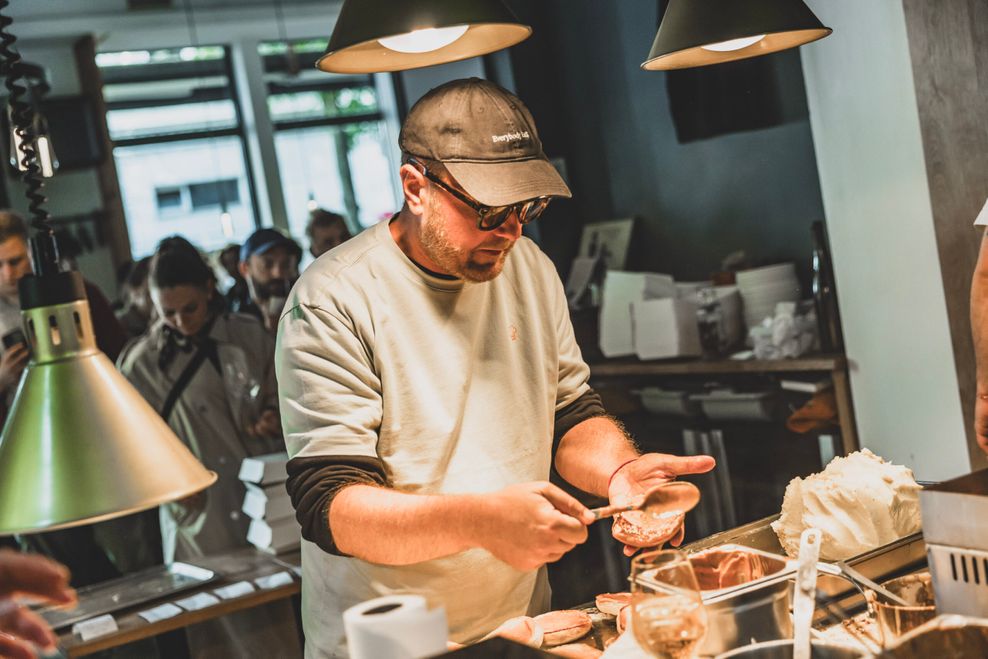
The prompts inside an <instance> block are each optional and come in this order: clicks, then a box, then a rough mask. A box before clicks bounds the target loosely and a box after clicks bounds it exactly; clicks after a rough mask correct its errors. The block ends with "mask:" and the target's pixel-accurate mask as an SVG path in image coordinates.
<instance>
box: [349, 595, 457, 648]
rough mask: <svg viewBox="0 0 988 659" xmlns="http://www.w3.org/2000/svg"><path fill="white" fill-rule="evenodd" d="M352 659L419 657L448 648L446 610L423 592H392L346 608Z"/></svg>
mask: <svg viewBox="0 0 988 659" xmlns="http://www.w3.org/2000/svg"><path fill="white" fill-rule="evenodd" d="M343 628H344V629H345V630H346V639H347V646H348V647H349V649H350V659H384V658H385V657H386V658H387V659H419V658H420V657H428V656H432V655H436V654H440V653H442V652H445V651H446V637H447V635H448V629H447V627H446V610H445V609H443V607H441V606H440V607H436V608H435V609H432V610H431V611H430V610H429V609H428V607H427V606H426V602H425V598H424V597H422V596H421V595H388V596H386V597H378V598H376V599H372V600H369V601H367V602H363V603H362V604H357V605H356V606H351V607H350V608H349V609H347V610H346V611H344V612H343Z"/></svg>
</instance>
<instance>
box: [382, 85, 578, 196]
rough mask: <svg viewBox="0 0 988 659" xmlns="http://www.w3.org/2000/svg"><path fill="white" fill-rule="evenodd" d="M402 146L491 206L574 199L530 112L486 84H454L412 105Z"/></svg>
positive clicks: (405, 126)
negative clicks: (440, 166)
mask: <svg viewBox="0 0 988 659" xmlns="http://www.w3.org/2000/svg"><path fill="white" fill-rule="evenodd" d="M398 143H399V145H400V146H401V150H402V151H404V152H405V153H408V154H411V155H413V156H419V157H422V158H428V159H430V160H438V161H439V162H441V163H443V165H444V166H445V167H446V169H447V170H448V171H449V173H450V174H451V175H452V176H453V178H455V179H456V182H457V183H459V184H460V186H461V187H462V188H463V189H464V190H466V192H467V194H469V195H470V196H471V197H473V198H474V199H476V200H477V201H479V202H480V203H482V204H485V205H487V206H507V205H509V204H514V203H517V202H519V201H525V200H527V199H534V198H536V197H571V196H572V194H571V193H570V191H569V188H568V187H567V186H566V183H565V182H564V181H563V179H562V177H561V176H560V175H559V172H557V171H556V168H555V167H553V166H552V163H550V162H549V159H548V158H546V157H545V153H544V152H543V151H542V142H541V141H539V135H538V132H537V131H536V130H535V120H534V119H532V114H531V113H530V112H529V111H528V108H526V107H525V104H524V103H522V102H521V100H520V99H519V98H518V97H517V96H515V95H514V94H511V93H510V92H508V91H507V90H505V89H503V88H501V87H499V86H498V85H495V84H494V83H492V82H490V81H488V80H482V79H480V78H468V79H463V80H454V81H452V82H448V83H446V84H444V85H440V86H439V87H436V88H435V89H433V90H431V91H430V92H429V93H427V94H426V95H425V96H423V97H422V98H421V99H420V100H419V101H418V102H417V103H416V104H415V105H414V106H412V109H411V110H410V111H409V113H408V117H407V118H406V119H405V123H404V124H403V125H402V128H401V135H400V136H399V138H398Z"/></svg>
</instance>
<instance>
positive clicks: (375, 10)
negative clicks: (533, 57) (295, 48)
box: [316, 0, 532, 73]
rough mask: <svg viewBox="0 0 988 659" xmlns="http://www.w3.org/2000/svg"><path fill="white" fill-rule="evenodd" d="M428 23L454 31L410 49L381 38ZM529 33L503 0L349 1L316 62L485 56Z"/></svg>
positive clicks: (389, 64)
mask: <svg viewBox="0 0 988 659" xmlns="http://www.w3.org/2000/svg"><path fill="white" fill-rule="evenodd" d="M430 28H432V29H444V28H445V29H447V31H449V32H451V33H452V34H451V35H449V36H448V37H447V38H446V39H444V38H443V37H442V35H436V36H438V37H439V40H438V41H435V42H432V43H426V44H424V45H422V46H421V47H419V48H412V49H408V48H404V47H401V49H400V50H396V49H395V48H394V47H390V48H389V47H387V46H385V45H384V44H382V43H381V41H379V40H382V39H383V40H385V41H386V42H388V38H389V37H397V36H399V35H408V34H409V33H414V32H416V31H418V30H426V29H430ZM457 28H458V29H457ZM461 31H462V33H461ZM531 33H532V28H531V27H529V26H528V25H524V24H522V23H521V22H519V21H518V19H517V18H516V17H515V15H514V14H513V13H512V12H511V11H510V10H509V9H508V8H507V7H505V6H504V4H503V3H502V2H501V1H500V0H399V1H396V0H346V2H344V3H343V8H342V9H341V10H340V16H339V19H338V20H337V21H336V27H335V28H334V29H333V36H332V37H330V39H329V45H328V46H327V48H326V54H325V55H323V56H322V58H320V59H319V61H318V62H317V63H316V66H317V67H318V68H320V69H322V70H323V71H329V72H333V73H376V72H381V71H403V70H405V69H414V68H418V67H423V66H432V65H433V64H442V63H445V62H455V61H458V60H463V59H468V58H470V57H476V56H478V55H486V54H487V53H492V52H494V51H496V50H501V49H502V48H507V47H509V46H513V45H515V44H516V43H518V42H520V41H524V40H525V39H527V38H528V36H529V35H530V34H531ZM420 34H421V33H420ZM457 35H459V36H457ZM449 39H452V41H451V42H449V43H446V42H447V41H449ZM443 44H444V45H443ZM415 51H417V52H415Z"/></svg>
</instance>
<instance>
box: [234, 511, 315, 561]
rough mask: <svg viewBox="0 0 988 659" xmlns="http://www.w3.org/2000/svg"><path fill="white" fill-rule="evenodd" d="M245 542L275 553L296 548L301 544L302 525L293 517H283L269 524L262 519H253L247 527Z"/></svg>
mask: <svg viewBox="0 0 988 659" xmlns="http://www.w3.org/2000/svg"><path fill="white" fill-rule="evenodd" d="M247 542H249V543H250V544H252V545H254V546H255V547H257V548H258V549H264V550H267V551H272V552H274V553H276V554H277V553H281V552H283V551H288V550H289V549H296V548H298V547H300V546H301V544H302V527H301V526H299V523H298V522H297V521H295V518H294V517H285V518H283V519H280V520H276V521H274V522H272V523H270V524H269V523H268V522H267V521H266V520H263V519H254V520H251V522H250V528H248V529H247Z"/></svg>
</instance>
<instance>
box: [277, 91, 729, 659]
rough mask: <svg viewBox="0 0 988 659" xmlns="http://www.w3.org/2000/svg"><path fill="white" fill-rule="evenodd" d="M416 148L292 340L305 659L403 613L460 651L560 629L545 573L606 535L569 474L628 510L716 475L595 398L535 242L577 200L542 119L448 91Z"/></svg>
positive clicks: (313, 287) (285, 390)
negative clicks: (550, 149) (636, 430)
mask: <svg viewBox="0 0 988 659" xmlns="http://www.w3.org/2000/svg"><path fill="white" fill-rule="evenodd" d="M400 146H401V148H402V151H403V157H402V162H403V164H402V165H401V168H400V170H399V176H400V179H401V184H402V190H403V193H404V205H403V207H402V208H401V210H400V211H399V212H398V213H397V214H396V215H394V216H393V217H392V218H391V220H390V221H388V222H382V223H381V224H379V225H376V226H374V227H372V228H370V229H368V230H367V231H364V232H363V233H361V234H360V235H358V236H356V237H355V238H353V239H351V240H350V241H348V242H347V243H345V244H344V245H341V246H340V247H339V248H337V249H336V250H334V251H333V252H332V253H330V254H327V255H324V256H323V257H322V258H320V259H319V260H318V261H316V262H315V263H313V264H312V265H311V266H309V268H308V269H306V271H305V272H304V273H303V274H302V277H301V278H300V280H299V282H298V283H297V284H296V286H295V288H294V289H293V291H292V293H291V295H290V298H289V301H288V305H287V306H286V309H285V312H284V314H283V315H282V317H281V320H280V323H279V331H278V347H277V351H276V364H277V373H278V384H279V395H280V399H281V414H282V422H283V425H284V431H285V441H286V444H287V446H288V451H289V455H290V456H291V460H290V461H289V464H288V470H289V479H288V482H287V488H288V490H289V493H290V494H291V496H292V500H293V503H294V505H295V508H296V515H297V518H298V519H299V521H300V522H301V524H302V535H303V538H304V540H303V543H302V569H303V579H302V589H303V590H302V592H303V597H302V600H303V611H302V617H303V626H304V630H305V636H306V656H307V657H345V656H347V650H346V645H345V637H344V633H343V626H342V619H341V613H342V612H343V611H344V610H345V609H346V608H348V607H350V606H352V605H354V604H356V603H358V602H361V601H365V600H367V599H370V598H373V597H377V596H381V595H386V594H391V593H407V592H414V593H420V594H423V595H425V596H426V597H427V598H428V599H429V601H430V602H432V603H434V604H440V603H441V604H443V605H444V606H445V608H446V615H447V618H448V623H449V630H450V637H451V639H452V640H453V641H456V642H460V643H463V642H471V641H474V640H477V639H479V638H481V637H483V636H484V635H485V634H487V633H488V632H490V631H491V630H492V629H494V628H495V627H496V626H497V625H498V624H500V623H501V622H503V621H504V620H507V619H509V618H511V617H514V616H518V615H524V614H526V613H528V614H537V613H541V612H543V611H545V610H546V609H547V608H548V605H549V590H548V583H547V579H546V571H545V569H544V566H545V564H547V563H550V562H553V561H556V560H558V559H559V558H560V557H561V556H562V555H563V554H565V553H566V552H567V551H569V550H570V549H571V548H573V547H574V546H575V545H577V544H579V543H582V542H584V540H585V539H586V537H587V525H588V524H589V523H590V522H591V521H592V520H593V516H592V514H591V513H590V512H589V511H588V510H587V508H585V507H584V506H583V505H582V504H581V503H579V502H578V501H577V500H576V499H575V498H573V497H571V496H570V495H568V494H566V493H565V492H564V491H563V490H561V489H560V488H558V487H556V486H554V485H552V484H550V483H548V482H547V481H548V479H549V472H550V468H551V467H552V466H554V467H555V468H556V470H557V471H558V473H559V474H560V475H561V476H562V477H563V478H564V479H565V480H566V481H568V482H569V483H570V484H572V485H574V486H576V487H577V488H579V489H581V490H583V491H586V492H589V493H591V494H595V495H599V496H602V497H608V498H609V499H610V500H611V501H612V502H614V503H618V502H626V501H628V500H630V499H631V498H633V497H635V496H637V495H640V494H642V493H644V492H645V491H647V490H648V489H649V488H650V487H652V486H654V485H657V484H659V483H663V482H666V481H668V480H670V479H673V478H675V477H676V476H678V475H681V474H689V473H699V472H705V471H708V470H710V469H712V468H713V466H714V461H713V459H712V458H710V457H709V456H694V457H675V456H670V455H663V454H655V453H646V454H640V453H639V451H638V450H637V449H636V447H635V445H634V443H633V442H632V441H631V439H630V438H629V437H628V436H627V435H626V434H625V433H624V431H623V430H622V428H621V427H620V425H619V424H618V423H617V422H616V421H615V420H614V419H612V418H611V417H609V416H607V414H606V412H605V410H604V409H603V407H602V405H601V402H600V398H599V396H598V395H597V394H596V393H595V392H594V391H593V390H592V389H591V388H590V387H589V385H588V383H587V381H588V378H589V369H588V367H587V365H586V363H585V362H584V361H583V359H582V357H581V355H580V350H579V348H578V346H577V344H576V341H575V339H574V335H573V328H572V324H571V322H570V318H569V311H568V308H567V304H566V298H565V295H564V293H563V287H562V284H561V282H560V281H559V277H558V275H557V273H556V271H555V269H554V267H553V265H552V263H551V262H550V261H549V259H548V258H547V257H546V256H545V255H544V254H543V253H542V252H541V251H540V250H539V249H538V247H536V245H535V244H534V243H533V242H532V241H530V240H528V239H527V238H524V237H522V235H521V234H522V225H523V224H525V223H527V222H531V221H533V220H535V219H536V218H538V216H539V215H540V214H541V213H542V211H543V210H544V209H545V207H546V205H547V204H548V203H549V201H550V199H552V198H553V197H568V196H570V192H569V189H568V188H567V186H566V184H565V183H564V182H563V180H562V179H561V177H560V176H559V174H558V173H557V172H556V171H555V169H553V167H552V165H551V164H550V163H549V162H548V160H547V158H546V156H545V154H544V153H543V151H542V146H541V143H540V142H539V139H538V135H537V133H536V130H535V124H534V121H533V119H532V116H531V114H530V113H529V111H528V110H527V108H526V107H525V106H524V105H523V104H522V102H521V101H520V100H519V99H518V98H516V97H515V96H513V95H512V94H510V93H508V92H507V91H505V90H504V89H502V88H500V87H498V86H497V85H494V84H492V83H490V82H487V81H484V80H478V79H469V80H458V81H454V82H451V83H447V84H445V85H442V86H440V87H438V88H436V89H434V90H432V91H431V92H429V93H428V94H427V95H426V96H425V97H423V98H422V99H421V100H420V101H419V102H418V103H416V105H415V106H414V107H413V108H412V109H411V111H410V112H409V114H408V117H407V119H406V120H405V122H404V125H403V127H402V131H401V136H400ZM614 528H615V529H616V527H614ZM616 533H617V535H616V537H618V539H619V540H620V541H622V542H624V543H626V547H625V553H626V554H628V555H631V554H632V553H634V551H635V550H636V547H634V545H635V544H636V542H635V539H634V537H633V536H631V535H626V534H624V533H623V532H620V531H616ZM681 537H682V528H680V529H679V530H677V531H675V532H674V533H673V534H672V537H671V540H673V541H674V543H678V542H679V541H680V539H681Z"/></svg>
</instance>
